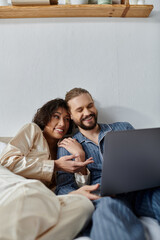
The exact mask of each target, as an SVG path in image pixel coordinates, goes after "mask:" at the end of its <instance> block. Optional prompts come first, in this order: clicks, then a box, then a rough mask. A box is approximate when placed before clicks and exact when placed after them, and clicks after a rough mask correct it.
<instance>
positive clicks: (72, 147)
mask: <svg viewBox="0 0 160 240" xmlns="http://www.w3.org/2000/svg"><path fill="white" fill-rule="evenodd" d="M58 147H63V148H65V149H66V150H67V151H68V152H70V153H71V154H77V155H78V158H76V161H81V162H84V161H85V152H84V151H83V148H82V146H81V144H80V143H79V142H77V140H76V139H73V138H65V139H63V140H62V141H61V142H60V143H58Z"/></svg>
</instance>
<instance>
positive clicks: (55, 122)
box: [43, 107, 70, 140]
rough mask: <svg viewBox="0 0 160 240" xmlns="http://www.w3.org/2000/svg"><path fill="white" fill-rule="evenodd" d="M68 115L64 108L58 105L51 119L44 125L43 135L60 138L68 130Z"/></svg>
mask: <svg viewBox="0 0 160 240" xmlns="http://www.w3.org/2000/svg"><path fill="white" fill-rule="evenodd" d="M69 124H70V115H69V113H68V112H67V110H66V109H65V108H62V107H59V108H58V109H57V110H56V111H55V112H54V113H53V115H52V118H51V120H50V121H49V122H48V124H47V125H46V126H45V128H44V130H43V134H44V136H45V137H49V138H54V139H57V140H59V139H61V138H62V137H63V136H64V135H65V134H66V133H67V131H68V129H69Z"/></svg>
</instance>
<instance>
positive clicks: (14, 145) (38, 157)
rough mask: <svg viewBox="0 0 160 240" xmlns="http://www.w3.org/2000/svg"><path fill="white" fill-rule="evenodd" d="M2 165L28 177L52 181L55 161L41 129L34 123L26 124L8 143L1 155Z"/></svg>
mask: <svg viewBox="0 0 160 240" xmlns="http://www.w3.org/2000/svg"><path fill="white" fill-rule="evenodd" d="M0 162H1V165H3V166H5V167H6V168H8V169H9V170H10V171H12V172H14V173H16V174H18V175H21V176H23V177H26V178H33V179H39V180H44V181H48V182H50V181H51V179H52V175H53V171H54V161H52V160H49V150H48V146H47V143H46V141H44V139H43V133H42V131H41V129H40V128H39V127H38V126H37V125H36V124H34V123H29V124H26V125H25V126H24V127H23V128H22V129H20V131H19V132H18V133H17V135H16V136H15V137H14V138H13V139H12V140H11V141H10V142H9V143H8V145H7V146H6V148H5V149H4V151H3V152H2V154H1V156H0Z"/></svg>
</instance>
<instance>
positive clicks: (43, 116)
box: [0, 99, 93, 187]
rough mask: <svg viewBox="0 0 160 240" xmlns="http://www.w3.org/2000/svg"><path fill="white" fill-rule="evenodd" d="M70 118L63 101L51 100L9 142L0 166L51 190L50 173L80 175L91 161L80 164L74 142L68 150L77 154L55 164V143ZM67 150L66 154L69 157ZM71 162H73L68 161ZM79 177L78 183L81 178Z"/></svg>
mask: <svg viewBox="0 0 160 240" xmlns="http://www.w3.org/2000/svg"><path fill="white" fill-rule="evenodd" d="M69 128H70V115H69V113H68V107H67V104H66V102H65V101H64V100H63V99H54V100H51V101H49V102H47V103H46V104H44V105H43V106H42V107H41V108H40V109H38V110H37V113H36V114H35V116H34V118H33V123H29V124H26V125H25V126H24V127H23V128H22V129H21V130H20V131H19V132H18V134H17V135H16V136H15V137H14V138H13V139H12V140H11V141H10V142H9V144H8V145H7V147H6V148H5V149H4V151H3V153H2V154H1V156H0V161H1V165H2V166H4V167H6V168H8V169H9V170H10V171H12V172H14V173H16V174H18V175H21V176H23V177H26V178H30V179H38V180H41V181H42V182H43V183H45V184H46V185H47V186H49V187H51V186H54V185H55V183H54V173H55V172H56V171H58V170H62V171H66V172H72V173H73V172H81V173H84V172H85V173H86V171H84V170H85V169H84V168H85V166H86V165H87V164H89V163H91V162H93V161H92V159H91V158H90V159H88V160H87V161H84V159H83V161H81V159H82V158H81V157H80V156H81V155H83V150H82V148H81V145H80V144H79V145H78V143H76V142H75V144H74V145H73V147H72V149H73V152H75V150H74V147H76V150H77V154H74V155H71V156H64V157H61V158H60V159H57V160H56V155H57V143H58V141H59V140H60V139H61V138H62V137H63V136H64V135H65V134H67V132H68V131H69ZM72 149H71V148H70V152H71V153H72ZM73 158H75V159H76V160H77V161H72V159H73ZM80 176H81V175H80V174H79V176H78V179H79V178H82V181H83V182H84V180H83V175H82V177H80Z"/></svg>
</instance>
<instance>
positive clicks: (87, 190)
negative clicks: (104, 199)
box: [69, 184, 100, 200]
mask: <svg viewBox="0 0 160 240" xmlns="http://www.w3.org/2000/svg"><path fill="white" fill-rule="evenodd" d="M98 188H99V184H95V185H91V186H89V185H86V186H83V187H81V188H79V189H78V190H76V191H73V192H70V193H69V194H81V195H83V196H85V197H87V198H88V199H90V200H96V199H99V198H100V196H97V195H95V194H93V193H91V192H93V191H96V190H97V189H98Z"/></svg>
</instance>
